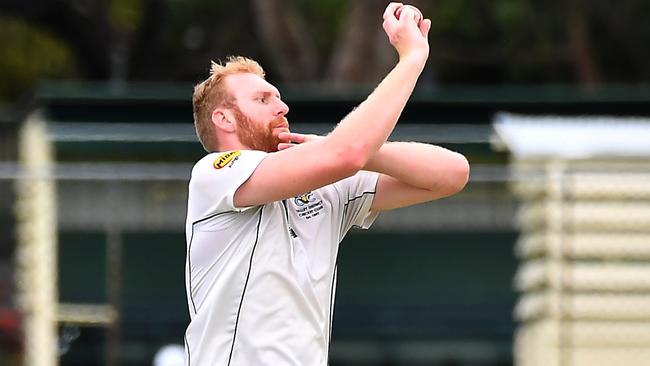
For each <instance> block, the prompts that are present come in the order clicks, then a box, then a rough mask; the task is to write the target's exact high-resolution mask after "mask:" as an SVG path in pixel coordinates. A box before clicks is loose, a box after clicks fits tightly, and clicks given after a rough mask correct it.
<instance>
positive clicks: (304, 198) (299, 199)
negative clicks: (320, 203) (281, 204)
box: [293, 192, 316, 206]
mask: <svg viewBox="0 0 650 366" xmlns="http://www.w3.org/2000/svg"><path fill="white" fill-rule="evenodd" d="M315 200H316V198H315V197H314V194H313V193H311V192H307V193H305V194H301V195H300V196H296V197H294V198H293V202H294V203H295V204H296V205H298V206H304V205H308V204H309V203H310V202H314V201H315Z"/></svg>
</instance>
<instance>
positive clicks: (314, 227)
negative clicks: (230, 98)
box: [185, 150, 379, 366]
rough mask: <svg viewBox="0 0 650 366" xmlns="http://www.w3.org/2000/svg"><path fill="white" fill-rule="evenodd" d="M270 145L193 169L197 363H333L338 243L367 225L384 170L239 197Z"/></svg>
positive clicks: (191, 250) (193, 361)
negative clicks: (244, 203)
mask: <svg viewBox="0 0 650 366" xmlns="http://www.w3.org/2000/svg"><path fill="white" fill-rule="evenodd" d="M266 155H267V153H265V152H261V151H245V150H242V151H232V152H227V153H213V154H209V155H207V156H205V157H204V158H203V159H201V160H199V161H198V162H197V163H196V165H195V166H194V168H193V169H192V177H191V179H190V183H189V196H188V207H187V221H186V238H187V259H186V279H185V284H186V291H187V301H188V306H189V311H190V318H191V321H190V324H189V326H188V327H187V331H186V333H185V351H186V358H187V360H186V364H187V365H192V366H206V365H209V366H221V365H223V366H226V365H231V366H251V365H255V366H258V365H269V366H284V365H291V366H311V365H323V366H324V365H327V362H328V349H329V342H330V335H331V325H332V314H333V305H334V295H335V285H336V259H337V254H338V248H339V243H340V242H341V240H342V239H343V237H344V235H345V234H346V233H347V231H348V230H349V229H350V228H351V227H352V226H359V227H362V228H368V227H369V226H370V225H371V224H372V222H373V221H374V219H375V218H376V216H377V215H376V214H374V213H371V212H370V206H371V204H372V200H373V197H374V193H375V188H376V185H377V179H378V176H379V175H378V174H377V173H372V172H365V171H362V172H359V173H358V174H356V175H355V176H353V177H350V178H347V179H344V180H341V181H339V182H337V183H334V184H331V185H328V186H325V187H323V188H320V189H317V190H315V191H312V192H306V193H305V194H303V195H301V196H298V197H294V198H291V199H286V200H283V201H279V202H273V203H269V204H266V205H263V206H254V207H247V208H235V207H234V204H233V196H234V194H235V191H236V190H237V188H239V186H240V185H241V184H242V183H244V182H245V181H246V180H247V179H248V178H249V177H250V176H251V174H252V173H253V171H254V170H255V169H256V167H257V166H258V164H259V163H260V162H261V161H262V160H263V159H264V158H265V157H266Z"/></svg>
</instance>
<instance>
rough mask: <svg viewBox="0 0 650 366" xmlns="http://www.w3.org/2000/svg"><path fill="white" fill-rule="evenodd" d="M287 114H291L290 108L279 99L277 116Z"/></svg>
mask: <svg viewBox="0 0 650 366" xmlns="http://www.w3.org/2000/svg"><path fill="white" fill-rule="evenodd" d="M287 113H289V106H288V105H287V104H286V103H285V102H283V101H282V100H280V99H278V105H277V111H276V112H275V115H276V116H284V115H286V114H287Z"/></svg>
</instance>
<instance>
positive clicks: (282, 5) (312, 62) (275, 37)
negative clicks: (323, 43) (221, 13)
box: [251, 0, 319, 82]
mask: <svg viewBox="0 0 650 366" xmlns="http://www.w3.org/2000/svg"><path fill="white" fill-rule="evenodd" d="M251 1H252V4H251V5H252V9H253V17H254V19H255V23H256V25H257V31H258V34H259V36H260V39H261V41H262V45H263V47H264V48H265V50H266V52H267V54H268V55H269V56H270V57H271V61H272V63H273V67H274V69H275V70H277V71H278V73H279V77H280V80H281V81H283V82H305V81H314V80H315V79H316V77H317V70H318V60H319V59H318V56H317V54H316V46H315V44H314V41H313V39H312V38H311V37H310V35H309V32H308V29H307V25H306V23H305V21H304V19H303V18H301V17H300V14H299V13H298V12H297V11H296V10H295V9H294V8H293V7H291V6H290V4H289V2H288V1H286V0H251Z"/></svg>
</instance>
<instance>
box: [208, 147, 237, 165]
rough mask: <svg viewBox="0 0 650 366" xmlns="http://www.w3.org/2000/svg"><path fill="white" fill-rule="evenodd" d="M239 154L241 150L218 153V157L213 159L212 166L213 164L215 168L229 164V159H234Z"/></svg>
mask: <svg viewBox="0 0 650 366" xmlns="http://www.w3.org/2000/svg"><path fill="white" fill-rule="evenodd" d="M239 155H241V151H239V150H235V151H230V152H227V153H224V154H221V155H219V157H218V158H216V159H215V160H214V163H213V164H212V166H214V168H215V169H221V168H223V167H225V166H227V165H228V164H230V162H231V161H233V160H235V159H236V158H237V157H238V156H239Z"/></svg>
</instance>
